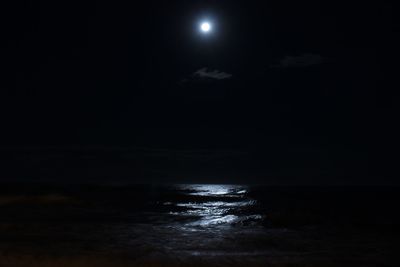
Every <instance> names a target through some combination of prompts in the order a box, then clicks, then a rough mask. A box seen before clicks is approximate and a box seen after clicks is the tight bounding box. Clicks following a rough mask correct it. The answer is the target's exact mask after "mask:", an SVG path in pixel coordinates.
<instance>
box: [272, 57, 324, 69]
mask: <svg viewBox="0 0 400 267" xmlns="http://www.w3.org/2000/svg"><path fill="white" fill-rule="evenodd" d="M323 61H324V59H323V57H322V56H321V55H317V54H304V55H301V56H286V57H284V58H283V59H282V60H281V61H280V62H279V63H278V64H275V65H271V68H301V67H309V66H314V65H319V64H322V63H323Z"/></svg>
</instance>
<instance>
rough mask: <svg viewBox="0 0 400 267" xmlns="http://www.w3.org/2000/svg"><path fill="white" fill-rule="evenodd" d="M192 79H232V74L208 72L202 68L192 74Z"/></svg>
mask: <svg viewBox="0 0 400 267" xmlns="http://www.w3.org/2000/svg"><path fill="white" fill-rule="evenodd" d="M192 77H197V78H205V79H207V78H208V79H215V80H225V79H230V78H232V74H230V73H226V72H223V71H219V70H208V68H202V69H199V70H198V71H196V72H195V73H193V74H192Z"/></svg>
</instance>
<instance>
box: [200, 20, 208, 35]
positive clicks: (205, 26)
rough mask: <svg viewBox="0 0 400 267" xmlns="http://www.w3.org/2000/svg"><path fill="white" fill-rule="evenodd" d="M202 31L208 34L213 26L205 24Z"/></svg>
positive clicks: (201, 26) (202, 25) (201, 27)
mask: <svg viewBox="0 0 400 267" xmlns="http://www.w3.org/2000/svg"><path fill="white" fill-rule="evenodd" d="M200 29H201V31H202V32H204V33H208V32H210V31H211V24H210V23H209V22H203V23H201V25H200Z"/></svg>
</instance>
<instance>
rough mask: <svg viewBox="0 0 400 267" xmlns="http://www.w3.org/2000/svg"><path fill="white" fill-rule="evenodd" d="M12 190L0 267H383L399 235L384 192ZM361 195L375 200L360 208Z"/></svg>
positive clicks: (0, 237) (0, 202)
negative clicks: (104, 265)
mask: <svg viewBox="0 0 400 267" xmlns="http://www.w3.org/2000/svg"><path fill="white" fill-rule="evenodd" d="M17 188H19V189H18V191H19V194H22V195H19V196H18V197H16V196H15V194H14V195H10V193H8V195H5V194H4V193H3V194H2V197H0V214H1V218H0V260H1V253H7V254H12V255H31V254H32V255H46V256H57V257H75V256H82V255H99V256H104V255H106V256H110V257H116V256H115V255H119V256H117V257H118V258H119V259H121V258H126V259H129V260H133V261H146V260H154V259H157V260H159V261H161V262H163V261H172V262H180V263H182V262H186V263H189V262H191V261H193V260H194V259H201V260H202V261H206V262H208V263H210V262H211V263H218V265H222V266H224V265H230V264H231V263H232V262H234V263H237V264H239V265H241V264H244V263H249V264H250V263H257V264H261V265H262V264H264V263H267V262H269V263H271V262H284V263H285V264H286V263H288V264H289V263H299V262H303V263H310V262H319V263H330V264H331V263H332V262H335V263H337V264H338V266H343V265H346V264H347V263H346V262H352V266H365V265H363V264H364V263H365V259H368V260H371V261H373V262H375V263H379V264H381V263H382V264H389V266H390V264H391V263H392V262H393V259H392V258H391V256H392V255H395V251H396V250H397V248H398V246H397V245H396V244H397V242H396V240H397V238H398V237H399V236H400V235H399V234H398V232H396V231H394V230H392V229H396V228H397V229H398V226H399V224H398V222H399V221H398V218H397V217H396V216H391V215H393V212H391V210H392V207H394V205H395V203H397V202H395V201H394V200H397V199H398V197H396V196H397V194H394V193H395V192H392V191H390V192H386V191H385V190H383V192H378V193H377V192H376V191H372V192H371V191H370V190H359V189H357V190H355V189H351V190H350V189H340V190H339V189H320V188H319V189H318V188H317V189H316V188H312V189H310V188H309V189H304V188H303V189H299V188H289V189H288V188H267V187H254V186H253V187H252V186H246V185H203V184H198V185H196V184H181V185H163V186H123V185H122V186H121V185H119V186H76V185H73V186H47V187H46V186H42V185H41V186H37V185H36V186H33V187H32V186H27V187H25V189H21V187H17ZM4 191H7V192H11V191H13V190H11V189H10V188H8V189H7V190H4ZM15 191H16V190H15ZM390 195H392V197H388V196H390ZM371 196H380V201H373V202H371V201H370V202H367V200H368V199H370V198H371ZM384 197H386V200H385V199H384ZM388 203H391V205H392V206H390V205H388ZM374 205H375V206H374ZM371 209H373V210H374V213H371V212H370V211H371ZM388 214H389V215H388ZM390 214H391V215H390ZM388 229H390V230H388ZM385 230H386V232H385ZM350 237H351V238H350ZM389 256H390V257H389ZM345 263H346V264H345ZM300 266H301V265H300ZM334 266H335V265H334ZM372 266H375V265H372Z"/></svg>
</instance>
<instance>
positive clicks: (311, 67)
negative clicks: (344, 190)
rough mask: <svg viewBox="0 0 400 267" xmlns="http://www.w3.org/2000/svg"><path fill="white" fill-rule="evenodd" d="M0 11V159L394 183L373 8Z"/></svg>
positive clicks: (386, 63)
mask: <svg viewBox="0 0 400 267" xmlns="http://www.w3.org/2000/svg"><path fill="white" fill-rule="evenodd" d="M8 2H10V3H7V4H3V3H2V4H1V5H2V6H1V20H2V21H1V25H2V26H1V27H2V31H1V40H2V41H1V43H2V47H4V48H3V49H2V51H1V52H0V53H1V65H2V67H3V70H2V78H1V81H0V86H1V92H0V99H1V100H0V104H1V114H2V115H1V116H2V117H1V128H2V134H1V141H0V142H1V143H0V144H1V147H3V153H2V154H3V156H2V157H3V158H7V155H8V154H7V153H10V152H9V151H14V152H15V151H21V149H22V150H23V151H25V152H15V153H27V152H26V151H29V150H35V151H36V150H38V149H39V150H43V149H44V150H46V149H49V148H51V149H53V150H54V149H55V150H57V151H61V150H71V149H72V150H76V149H78V150H79V149H80V148H82V147H85V148H87V147H90V148H95V149H97V150H102V151H103V152H104V150H106V151H110V150H111V151H114V152H112V153H114V154H115V153H116V154H118V153H119V152H118V151H121V149H122V150H123V149H137V148H141V149H144V150H146V149H150V150H151V149H155V151H164V152H163V153H164V154H163V155H164V157H161V158H160V160H161V161H162V160H164V159H165V158H170V155H172V154H173V155H175V156H174V157H176V158H178V159H177V160H176V162H178V163H176V162H175V163H174V164H175V165H174V166H175V168H174V171H176V170H179V169H180V167H181V166H182V165H185V164H186V163H187V162H186V161H184V162H185V163H182V162H183V161H182V157H184V156H182V155H181V154H179V153H182V151H189V153H190V157H189V158H191V160H192V161H193V162H196V161H198V159H199V158H202V157H207V156H209V155H215V154H218V153H222V154H218V155H220V157H219V159H220V160H221V161H223V162H224V163H223V164H222V163H221V164H222V165H224V164H225V165H226V166H225V165H224V166H225V167H224V168H222V169H223V170H227V169H229V166H230V164H234V163H235V162H236V163H237V164H238V165H240V166H242V167H241V168H238V169H240V171H239V170H237V169H235V171H232V170H233V169H234V168H233V167H232V168H233V169H232V170H231V171H232V173H235V172H236V173H245V172H246V171H247V172H248V173H256V174H257V175H256V174H254V176H257V177H263V178H254V179H255V180H254V181H255V182H262V183H264V182H265V183H268V182H269V180H268V179H271V178H265V177H291V178H290V179H289V178H286V179H289V180H290V181H292V182H293V181H294V182H295V183H300V184H301V183H302V182H307V183H309V182H310V181H311V183H313V181H315V180H317V181H318V183H322V184H324V183H325V181H326V183H335V182H338V183H341V182H349V183H398V181H397V180H396V177H397V176H398V174H399V172H398V168H397V166H396V163H397V162H398V161H397V159H396V155H397V154H398V131H396V128H397V127H396V126H397V125H396V124H397V121H398V119H397V118H398V117H397V115H396V112H397V108H396V106H397V105H398V100H399V98H398V93H397V88H396V86H395V80H396V79H394V76H395V75H394V74H395V73H396V72H397V70H398V68H397V63H396V62H395V61H394V58H395V56H396V55H397V54H398V47H397V43H398V42H397V40H395V32H396V31H397V30H398V25H397V24H396V23H395V21H394V16H395V13H394V10H393V4H392V3H391V2H389V1H379V2H378V1H373V2H372V1H371V2H370V1H363V2H362V3H349V1H347V2H346V3H339V2H337V1H320V2H314V1H313V2H310V1H306V2H304V1H232V0H231V1H223V0H219V1H196V0H194V1H193V0H192V1H90V2H86V1H65V2H64V3H61V2H60V1H25V2H22V1H8ZM203 18H210V19H211V20H212V21H213V26H214V28H213V32H212V33H211V34H210V35H207V36H205V35H202V34H200V32H199V30H198V24H199V22H200V21H201V20H202V19H203ZM97 150H96V151H97ZM199 150H200V151H202V152H201V153H200V154H199V152H198V151H199ZM4 151H6V152H4ZM46 151H47V150H46ZM115 151H117V152H115ZM151 151H154V150H151ZM165 151H167V152H165ZM171 151H173V152H171ZM177 151H178V152H177ZM204 151H206V152H204ZM221 151H222V152H221ZM226 151H230V152H229V153H231V154H229V153H228V154H229V155H230V156H229V157H236V158H235V160H233V161H230V160H229V159H227V157H226V156H223V155H226V154H223V153H227V152H226ZM232 151H233V152H232ZM14 152H13V153H14ZM34 153H36V152H34ZM46 153H47V152H46ZM48 153H50V152H48ZM51 153H54V151H53V152H51ZM51 153H50V154H51ZM57 153H59V152H57ZM94 153H97V152H94ZM135 153H136V152H135ZM157 153H159V152H157ZM171 153H172V154H171ZM174 153H178V154H179V155H178V156H176V154H174ZM238 154H239V155H242V154H245V155H246V157H244V156H243V158H246V159H245V160H243V161H241V160H240V159H241V158H240V157H241V156H237V155H238ZM51 155H53V154H51ZM157 155H158V154H157ZM235 155H236V156H235ZM19 157H20V156H19ZM48 157H51V156H48ZM155 157H156V156H155ZM229 157H228V158H229ZM150 158H151V156H150ZM157 160H158V159H157ZM193 162H191V164H193ZM243 162H246V163H243ZM249 162H250V163H249ZM13 164H14V165H13V166H16V168H18V167H20V166H19V165H18V164H22V167H25V165H26V163H25V162H19V161H15V162H13ZM164 164H167V163H164ZM218 164H219V163H215V164H214V165H213V164H211V166H212V167H210V165H207V167H206V168H205V169H207V168H208V169H207V170H208V171H205V173H207V174H212V173H213V174H214V176H218V173H219V172H217V171H215V170H216V169H218V170H219V168H218V167H215V166H217V165H218ZM148 165H149V166H152V164H148ZM189 165H190V164H189ZM191 166H192V165H191ZM193 166H195V167H193V168H189V167H188V168H189V169H190V170H191V172H194V170H199V169H201V166H202V165H200V166H198V165H196V164H194V165H193ZM227 166H228V167H227ZM150 168H151V167H150ZM250 170H251V171H250ZM203 171H204V170H203ZM221 172H223V171H221ZM228 176H229V175H228ZM237 176H240V175H237ZM210 177H211V176H210ZM309 177H315V178H312V179H311V180H310V179H309ZM324 177H329V178H324ZM338 177H340V178H338ZM238 179H239V178H238ZM274 179H275V180H273V181H275V182H276V181H278V182H279V181H281V180H279V179H280V178H279V179H277V178H274ZM282 179H283V178H282ZM211 180H212V179H211ZM289 180H288V181H289ZM235 181H236V180H235ZM238 181H240V179H239V180H238Z"/></svg>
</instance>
